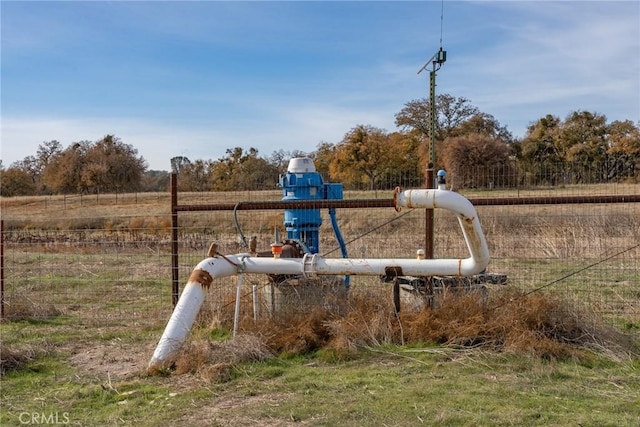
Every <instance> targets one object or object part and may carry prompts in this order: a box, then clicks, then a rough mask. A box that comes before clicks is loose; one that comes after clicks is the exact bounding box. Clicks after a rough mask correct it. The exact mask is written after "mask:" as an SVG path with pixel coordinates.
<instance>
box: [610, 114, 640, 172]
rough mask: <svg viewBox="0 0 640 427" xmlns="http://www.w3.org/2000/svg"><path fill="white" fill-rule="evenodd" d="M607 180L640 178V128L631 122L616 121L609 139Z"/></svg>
mask: <svg viewBox="0 0 640 427" xmlns="http://www.w3.org/2000/svg"><path fill="white" fill-rule="evenodd" d="M607 146H608V149H607V155H608V156H609V164H608V173H607V179H620V178H635V179H636V182H637V181H638V179H639V178H640V176H638V175H640V126H638V125H636V124H634V123H633V122H632V121H631V120H624V121H618V120H616V121H614V122H612V123H611V124H610V125H609V128H608V138H607Z"/></svg>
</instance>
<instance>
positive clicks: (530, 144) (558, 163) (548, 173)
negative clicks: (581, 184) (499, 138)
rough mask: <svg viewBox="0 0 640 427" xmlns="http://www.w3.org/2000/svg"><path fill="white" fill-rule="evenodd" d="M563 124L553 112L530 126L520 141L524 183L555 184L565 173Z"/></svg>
mask: <svg viewBox="0 0 640 427" xmlns="http://www.w3.org/2000/svg"><path fill="white" fill-rule="evenodd" d="M561 126H562V121H561V120H560V118H558V117H556V116H553V115H551V114H547V115H546V116H545V117H542V118H540V119H538V120H537V121H536V122H535V123H532V124H530V125H529V126H528V128H527V133H526V135H525V137H524V138H523V139H522V141H520V143H519V145H520V149H519V151H520V158H519V159H520V161H521V165H522V168H523V170H524V173H525V174H524V181H525V182H524V183H528V184H534V185H535V184H540V183H542V182H549V183H550V184H555V183H556V182H557V180H558V178H559V177H560V176H561V175H562V174H563V170H564V161H565V160H564V156H563V153H561V151H560V148H559V139H560V131H561ZM542 167H544V171H542V170H541V168H542Z"/></svg>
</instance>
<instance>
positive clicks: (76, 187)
mask: <svg viewBox="0 0 640 427" xmlns="http://www.w3.org/2000/svg"><path fill="white" fill-rule="evenodd" d="M429 111H430V100H429V99H416V100H412V101H410V102H408V103H406V104H405V105H404V107H403V108H402V110H401V111H400V112H398V113H397V114H396V115H395V124H396V127H397V130H395V131H393V132H388V131H387V130H385V129H381V128H378V127H375V126H373V125H370V124H358V125H356V126H355V127H353V128H352V129H350V130H349V131H347V132H346V133H345V135H344V137H343V138H342V140H341V141H339V142H337V143H331V142H325V141H323V142H320V143H319V144H318V145H317V147H316V150H315V151H313V152H310V153H304V152H301V151H298V150H293V151H286V150H283V149H280V150H277V151H274V152H273V153H271V155H269V156H266V157H265V156H261V155H260V153H259V152H258V150H257V149H255V148H253V147H250V148H249V149H245V148H243V147H234V148H229V149H227V150H226V152H225V155H224V156H223V157H221V158H219V159H216V160H212V159H208V160H204V159H197V160H194V161H192V160H190V159H188V158H187V157H184V156H176V157H173V158H172V159H170V165H171V171H170V172H172V173H176V174H178V187H179V188H178V189H179V190H180V191H230V190H260V189H273V188H275V187H276V184H277V182H278V176H279V174H281V173H284V172H285V171H286V167H287V164H288V160H289V159H290V158H292V157H297V156H309V157H311V158H313V159H314V161H315V164H316V168H317V170H318V171H319V172H320V173H321V174H322V175H323V176H324V177H325V180H327V181H331V182H342V183H343V184H344V186H345V188H347V189H371V190H375V189H382V188H393V187H395V186H396V185H398V184H401V183H400V182H398V181H399V179H401V180H402V183H404V186H405V187H407V186H421V185H423V184H424V172H425V165H426V164H427V162H428V159H429V152H428V140H429V139H428V138H429V133H430V125H429V123H430V122H431V121H430V117H429V114H430V113H429ZM436 114H437V117H436V129H435V157H436V164H435V169H436V170H437V169H445V170H447V172H448V176H449V177H450V183H451V184H452V185H453V186H454V187H455V188H456V189H461V188H470V187H485V186H507V187H510V186H515V185H521V184H522V183H523V180H526V183H528V184H533V185H539V184H550V185H556V184H559V183H565V184H566V183H600V182H611V181H621V180H628V181H631V182H639V181H640V123H634V122H633V121H631V120H623V121H617V120H616V121H613V122H608V121H607V118H606V117H605V116H604V115H602V114H599V113H595V112H589V111H580V110H578V111H573V112H571V113H569V114H568V115H567V116H566V117H565V118H564V120H563V119H560V118H559V117H557V116H554V115H546V116H545V117H542V118H539V119H538V120H536V121H534V122H532V123H531V124H530V125H529V126H528V128H527V131H526V134H525V136H524V137H523V138H522V139H517V138H514V137H513V135H512V134H511V132H510V131H509V130H508V129H507V127H506V126H502V125H501V124H500V122H499V121H498V120H497V119H496V118H495V117H493V116H492V115H490V114H488V113H485V112H482V111H480V110H479V109H478V108H477V107H475V106H473V105H472V104H471V101H470V100H468V99H467V98H464V97H455V96H452V95H450V94H441V95H438V96H437V97H436ZM541 170H544V173H541V172H540V171H541ZM487 171H491V172H490V173H486V172H487ZM170 172H169V171H156V170H148V167H147V163H146V161H145V159H144V158H143V157H142V156H140V155H138V151H137V150H136V149H135V148H134V147H133V146H131V145H129V144H126V143H124V142H123V141H122V140H121V139H120V138H118V137H116V136H114V135H106V136H105V137H104V138H102V139H100V140H98V141H95V142H91V141H81V142H75V143H73V144H71V145H70V146H68V147H66V148H63V147H62V144H61V143H60V142H58V141H55V140H53V141H48V142H43V143H42V144H40V146H39V147H38V150H37V152H36V154H35V155H33V156H27V157H26V158H24V159H23V160H22V161H18V162H15V163H13V164H12V165H10V166H9V167H8V168H6V169H5V167H4V166H3V165H2V163H1V162H0V194H1V195H2V196H19V195H42V194H72V193H100V192H103V193H106V192H136V191H144V192H146V191H167V189H168V185H169V173H170Z"/></svg>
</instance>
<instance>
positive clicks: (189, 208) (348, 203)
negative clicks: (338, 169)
mask: <svg viewBox="0 0 640 427" xmlns="http://www.w3.org/2000/svg"><path fill="white" fill-rule="evenodd" d="M393 206H394V204H393V199H352V200H274V201H264V202H238V203H215V204H205V205H177V206H176V207H175V209H176V211H178V212H195V211H233V210H238V211H255V210H269V209H277V210H282V209H325V208H327V209H328V208H392V207H393Z"/></svg>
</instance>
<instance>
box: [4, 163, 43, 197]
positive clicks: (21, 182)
mask: <svg viewBox="0 0 640 427" xmlns="http://www.w3.org/2000/svg"><path fill="white" fill-rule="evenodd" d="M35 194H36V185H35V184H34V182H33V179H32V177H31V176H30V175H29V174H28V173H27V172H26V171H25V170H24V169H22V168H20V167H17V166H13V165H12V166H10V167H9V168H8V169H6V170H5V169H3V168H2V169H0V196H2V197H14V196H32V195H35Z"/></svg>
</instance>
